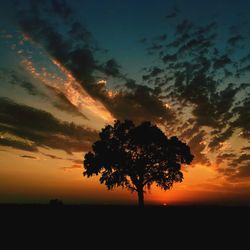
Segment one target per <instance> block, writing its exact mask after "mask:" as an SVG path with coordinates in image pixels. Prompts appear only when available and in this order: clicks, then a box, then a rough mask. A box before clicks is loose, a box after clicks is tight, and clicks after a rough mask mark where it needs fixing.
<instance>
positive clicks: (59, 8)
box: [50, 0, 72, 20]
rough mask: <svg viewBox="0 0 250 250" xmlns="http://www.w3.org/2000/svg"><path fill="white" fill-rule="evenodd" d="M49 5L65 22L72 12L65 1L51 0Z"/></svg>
mask: <svg viewBox="0 0 250 250" xmlns="http://www.w3.org/2000/svg"><path fill="white" fill-rule="evenodd" d="M50 3H51V10H52V11H53V12H54V13H56V14H58V15H59V16H60V17H62V18H63V19H65V20H67V19H68V18H69V17H70V16H71V14H72V10H71V8H70V7H69V5H68V4H67V3H66V1H65V0H51V1H50Z"/></svg>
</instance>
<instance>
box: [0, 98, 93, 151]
mask: <svg viewBox="0 0 250 250" xmlns="http://www.w3.org/2000/svg"><path fill="white" fill-rule="evenodd" d="M0 123H1V124H2V125H1V131H2V132H6V133H9V134H11V135H13V136H16V137H18V138H22V139H23V140H27V141H29V142H31V143H32V146H31V145H27V143H22V142H19V141H13V140H8V141H6V139H2V140H1V142H0V143H1V145H5V146H11V147H16V148H20V149H24V150H28V151H37V148H38V147H44V148H53V149H61V150H64V151H66V152H68V153H72V152H82V151H85V150H88V149H89V148H90V145H91V143H92V142H93V141H94V140H95V139H96V138H97V132H96V131H93V130H90V129H88V128H85V127H83V126H79V125H76V124H74V123H69V122H62V121H60V120H58V119H57V118H55V117H54V116H53V115H51V114H50V113H48V112H46V111H43V110H38V109H35V108H32V107H29V106H26V105H22V104H17V103H15V102H13V101H11V100H10V99H7V98H0Z"/></svg>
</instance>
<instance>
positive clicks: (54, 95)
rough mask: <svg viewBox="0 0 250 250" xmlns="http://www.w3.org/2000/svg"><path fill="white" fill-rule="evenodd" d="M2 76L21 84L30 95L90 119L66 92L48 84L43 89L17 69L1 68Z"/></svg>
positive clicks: (11, 81) (18, 84)
mask: <svg viewBox="0 0 250 250" xmlns="http://www.w3.org/2000/svg"><path fill="white" fill-rule="evenodd" d="M0 73H1V75H0V77H1V78H3V79H5V80H3V81H5V82H8V83H10V84H12V85H16V86H19V87H21V88H23V89H24V90H25V91H26V92H27V93H28V94H29V95H32V96H37V97H40V98H42V99H43V100H46V101H48V102H50V103H51V104H52V105H53V106H54V107H56V108H58V109H59V110H61V111H65V112H67V113H69V114H71V115H73V116H79V117H82V118H84V119H88V118H87V117H86V116H85V115H84V114H83V113H81V112H80V111H79V110H78V108H77V107H76V106H74V105H73V104H72V103H71V102H70V101H69V100H68V99H67V98H66V96H65V95H64V94H62V93H60V92H59V91H57V90H56V89H55V88H52V87H50V86H48V85H45V87H46V90H47V91H46V92H47V93H46V92H45V91H42V90H41V89H40V88H39V87H37V86H36V84H35V83H32V82H31V81H29V80H28V79H27V77H26V76H24V75H22V74H20V73H19V72H18V71H15V70H11V71H8V70H5V69H1V72H0Z"/></svg>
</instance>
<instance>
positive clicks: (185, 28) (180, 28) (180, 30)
mask: <svg viewBox="0 0 250 250" xmlns="http://www.w3.org/2000/svg"><path fill="white" fill-rule="evenodd" d="M192 28H193V24H192V23H191V22H190V21H189V20H187V19H185V20H183V21H182V22H181V23H179V24H178V25H177V26H176V34H177V35H182V34H185V33H188V32H189V31H191V29H192Z"/></svg>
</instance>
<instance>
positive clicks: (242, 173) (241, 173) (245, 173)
mask: <svg viewBox="0 0 250 250" xmlns="http://www.w3.org/2000/svg"><path fill="white" fill-rule="evenodd" d="M245 178H250V163H248V164H245V165H243V166H241V167H239V168H238V169H237V172H234V173H233V174H232V175H231V176H230V180H242V179H243V180H244V179H245Z"/></svg>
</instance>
